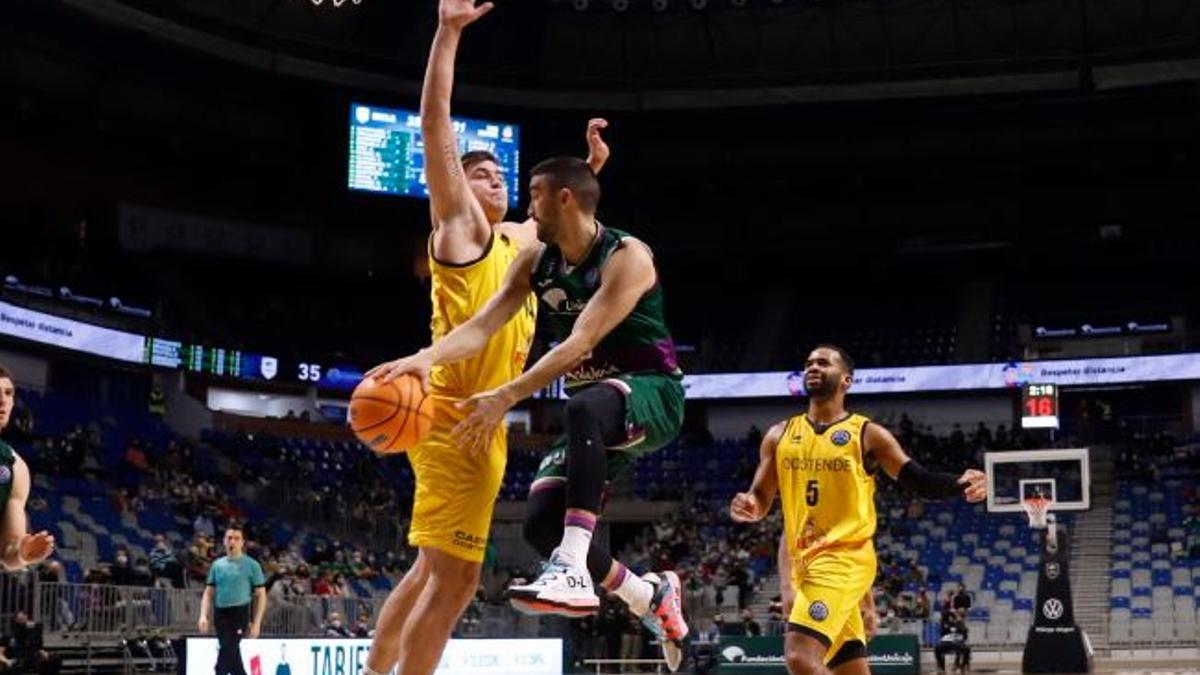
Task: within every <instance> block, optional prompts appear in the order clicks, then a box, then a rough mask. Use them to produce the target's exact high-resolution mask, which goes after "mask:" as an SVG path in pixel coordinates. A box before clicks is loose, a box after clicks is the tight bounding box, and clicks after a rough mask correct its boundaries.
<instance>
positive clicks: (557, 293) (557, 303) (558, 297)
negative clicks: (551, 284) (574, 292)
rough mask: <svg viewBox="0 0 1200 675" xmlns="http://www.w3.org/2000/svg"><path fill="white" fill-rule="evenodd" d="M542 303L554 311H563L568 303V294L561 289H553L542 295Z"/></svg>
mask: <svg viewBox="0 0 1200 675" xmlns="http://www.w3.org/2000/svg"><path fill="white" fill-rule="evenodd" d="M542 302H544V303H546V305H547V306H549V307H553V308H554V309H557V310H561V309H562V306H563V305H565V304H566V303H567V292H566V291H564V290H563V289H561V288H551V289H548V290H547V291H546V292H545V293H542Z"/></svg>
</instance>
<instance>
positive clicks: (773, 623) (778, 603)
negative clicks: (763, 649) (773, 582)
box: [767, 595, 785, 635]
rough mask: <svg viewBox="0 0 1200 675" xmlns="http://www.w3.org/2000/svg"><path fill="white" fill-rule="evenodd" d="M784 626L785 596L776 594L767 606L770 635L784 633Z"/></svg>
mask: <svg viewBox="0 0 1200 675" xmlns="http://www.w3.org/2000/svg"><path fill="white" fill-rule="evenodd" d="M784 627H785V626H784V616H783V596H781V595H776V596H775V597H773V598H771V604H770V605H769V606H768V607H767V632H768V633H769V634H770V635H783V632H784Z"/></svg>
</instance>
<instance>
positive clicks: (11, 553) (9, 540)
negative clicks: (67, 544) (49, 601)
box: [0, 366, 54, 570]
mask: <svg viewBox="0 0 1200 675" xmlns="http://www.w3.org/2000/svg"><path fill="white" fill-rule="evenodd" d="M16 397H17V388H16V385H14V384H13V379H12V375H11V374H10V373H9V372H8V370H6V369H5V368H4V367H3V366H0V432H3V431H4V428H5V427H7V426H8V422H9V419H11V417H12V413H13V406H14V405H15V404H16ZM29 485H30V478H29V467H28V466H27V465H26V464H25V460H23V459H21V458H20V457H19V456H17V453H16V451H14V450H13V449H12V446H11V445H9V444H8V443H6V442H4V441H3V440H0V505H3V506H0V508H3V509H4V513H3V515H2V516H0V546H3V547H4V548H3V549H2V550H0V565H3V566H4V569H6V570H19V569H22V568H24V567H26V566H28V565H33V564H36V563H39V562H41V561H43V560H45V559H46V558H49V557H50V554H51V553H53V552H54V537H53V536H52V535H51V534H50V533H49V532H46V531H42V532H38V533H37V534H29V533H27V532H26V528H27V527H28V526H27V524H26V519H25V501H26V500H27V499H29Z"/></svg>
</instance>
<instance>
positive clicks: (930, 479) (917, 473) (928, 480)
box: [896, 459, 964, 500]
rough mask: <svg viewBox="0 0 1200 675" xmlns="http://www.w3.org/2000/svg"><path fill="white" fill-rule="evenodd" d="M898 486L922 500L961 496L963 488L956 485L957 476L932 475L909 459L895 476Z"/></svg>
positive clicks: (945, 474)
mask: <svg viewBox="0 0 1200 675" xmlns="http://www.w3.org/2000/svg"><path fill="white" fill-rule="evenodd" d="M896 480H897V481H898V482H899V483H900V485H901V486H902V487H903V488H904V489H905V490H908V491H909V492H912V493H913V494H915V495H917V496H918V497H920V498H922V499H939V500H940V499H950V498H952V497H957V496H959V495H961V494H962V492H963V490H964V487H963V486H962V485H959V484H958V476H955V475H954V474H952V473H934V472H932V471H930V470H928V469H926V468H925V467H923V466H921V465H920V464H918V463H917V460H915V459H911V460H909V461H907V462H905V464H904V466H902V467H900V475H899V476H896Z"/></svg>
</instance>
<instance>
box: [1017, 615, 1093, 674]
mask: <svg viewBox="0 0 1200 675" xmlns="http://www.w3.org/2000/svg"><path fill="white" fill-rule="evenodd" d="M1090 651H1091V650H1089V649H1088V643H1087V636H1085V635H1084V633H1083V630H1082V629H1081V628H1079V626H1031V627H1030V628H1029V636H1028V637H1027V638H1025V656H1024V657H1023V658H1022V659H1021V671H1022V672H1025V673H1090V672H1092V657H1091V655H1090Z"/></svg>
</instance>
